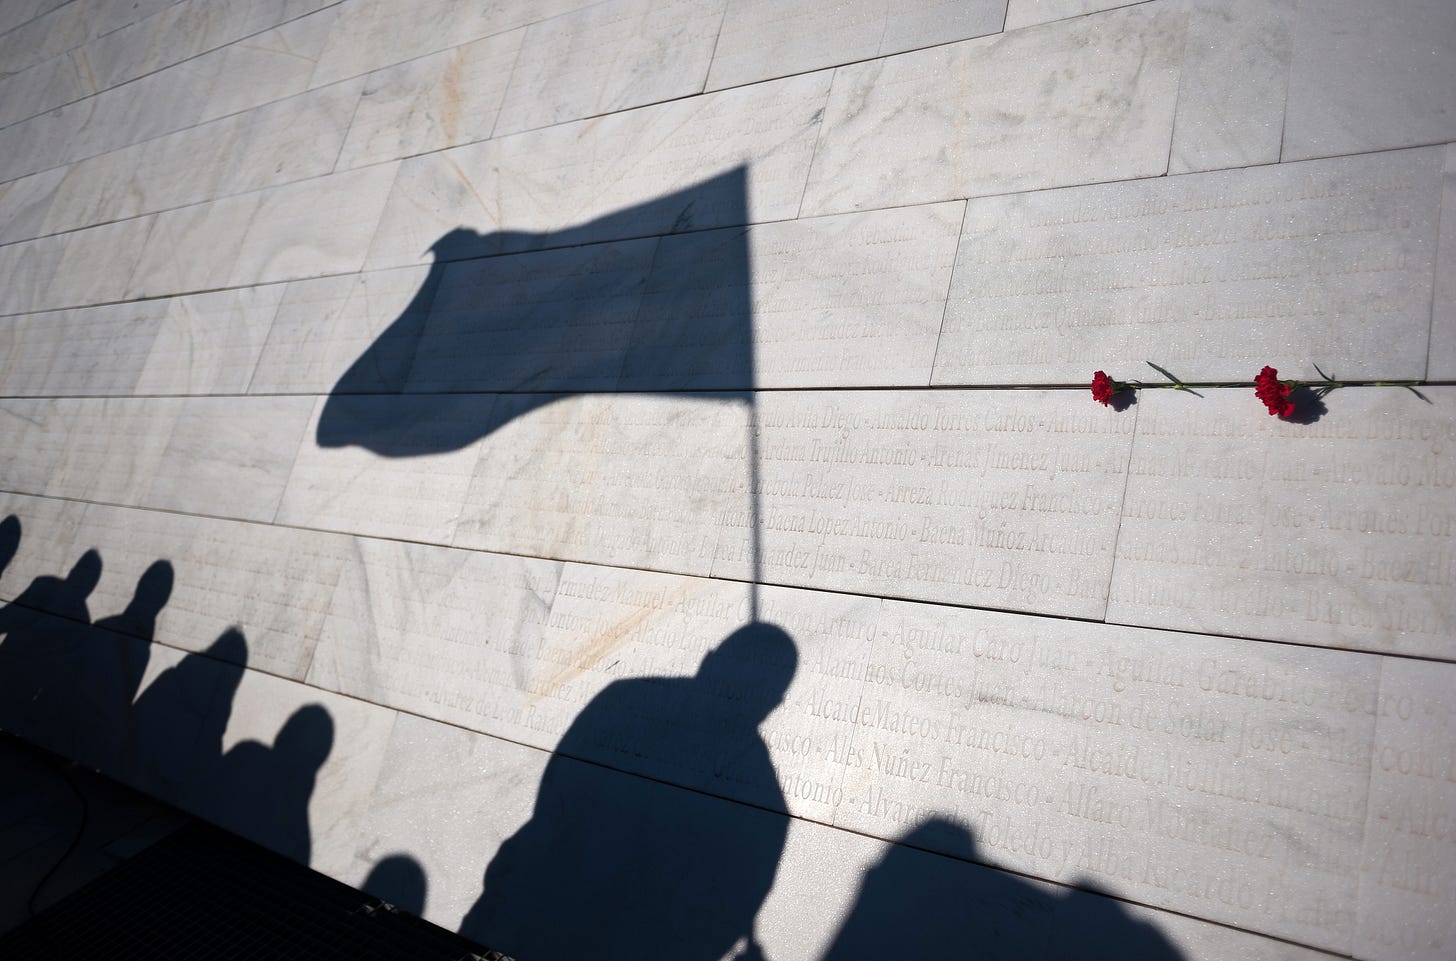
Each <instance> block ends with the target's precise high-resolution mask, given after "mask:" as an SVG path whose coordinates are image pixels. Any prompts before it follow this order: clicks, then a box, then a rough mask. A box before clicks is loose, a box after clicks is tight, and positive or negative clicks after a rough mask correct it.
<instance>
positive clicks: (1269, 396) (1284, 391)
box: [1254, 365, 1294, 417]
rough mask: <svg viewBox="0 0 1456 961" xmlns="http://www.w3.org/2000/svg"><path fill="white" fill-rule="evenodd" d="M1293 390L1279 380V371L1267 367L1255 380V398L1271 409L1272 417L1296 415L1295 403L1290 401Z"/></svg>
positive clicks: (1270, 414)
mask: <svg viewBox="0 0 1456 961" xmlns="http://www.w3.org/2000/svg"><path fill="white" fill-rule="evenodd" d="M1292 389H1293V388H1291V387H1290V386H1289V385H1288V384H1286V383H1284V382H1283V381H1281V380H1280V379H1279V371H1277V370H1275V369H1274V368H1273V367H1269V366H1267V365H1266V366H1265V367H1264V369H1263V370H1261V371H1259V374H1258V376H1257V377H1255V378H1254V396H1256V397H1258V398H1259V399H1260V400H1261V401H1263V402H1264V406H1265V407H1267V408H1269V416H1270V417H1288V416H1289V415H1290V414H1293V413H1294V401H1292V400H1290V399H1289V392H1290V390H1292Z"/></svg>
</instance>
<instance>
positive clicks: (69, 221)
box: [27, 137, 174, 234]
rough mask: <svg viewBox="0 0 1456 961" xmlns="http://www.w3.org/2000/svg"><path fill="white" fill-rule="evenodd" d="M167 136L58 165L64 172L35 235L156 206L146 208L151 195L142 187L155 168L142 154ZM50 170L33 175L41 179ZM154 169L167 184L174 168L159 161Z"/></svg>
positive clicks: (111, 218)
mask: <svg viewBox="0 0 1456 961" xmlns="http://www.w3.org/2000/svg"><path fill="white" fill-rule="evenodd" d="M172 139H174V138H172V137H163V138H160V140H154V141H151V142H150V143H147V144H135V145H133V146H130V147H122V148H121V149H119V150H112V151H108V152H107V153H104V154H99V155H98V156H95V157H88V158H86V159H85V160H80V161H77V162H76V163H73V164H71V165H70V166H68V167H64V168H57V170H60V171H62V172H63V173H64V174H65V179H64V180H62V181H61V183H60V186H59V187H58V188H56V190H55V194H54V199H53V200H52V201H51V204H50V209H49V210H48V211H47V213H46V217H45V222H44V225H43V228H42V230H41V231H37V233H47V234H51V233H58V232H60V231H63V230H78V229H83V228H85V227H90V226H92V225H94V224H104V223H107V222H109V221H113V220H121V219H123V218H126V217H135V216H137V215H138V214H142V213H149V212H150V209H155V208H154V207H153V208H150V209H149V208H148V205H147V203H146V200H145V199H144V198H146V196H147V195H148V194H149V193H150V192H149V191H148V189H147V188H148V186H150V184H151V182H152V181H153V179H154V178H153V176H152V172H153V169H154V168H152V167H151V165H150V164H148V163H147V161H146V156H147V154H148V153H152V152H155V151H156V146H155V145H159V144H162V143H165V142H168V141H171V140H172ZM54 172H55V171H46V172H45V173H44V174H34V175H32V176H36V177H42V176H46V175H47V174H51V173H54ZM158 172H159V173H162V174H163V178H161V179H163V180H164V182H169V183H170V180H171V175H172V174H173V171H170V170H167V169H166V166H165V165H163V166H162V167H161V168H160V170H159V171H158ZM27 179H30V178H27Z"/></svg>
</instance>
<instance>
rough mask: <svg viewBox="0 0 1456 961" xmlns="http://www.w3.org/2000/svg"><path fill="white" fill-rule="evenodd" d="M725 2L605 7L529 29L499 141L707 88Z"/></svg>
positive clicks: (612, 2)
mask: <svg viewBox="0 0 1456 961" xmlns="http://www.w3.org/2000/svg"><path fill="white" fill-rule="evenodd" d="M726 4H727V0H671V2H669V3H652V2H651V0H603V2H601V3H594V4H592V5H590V6H584V7H582V8H581V9H580V10H577V11H575V12H572V13H565V14H562V15H561V16H558V17H552V18H551V19H549V20H541V21H539V22H537V23H534V24H532V25H531V26H530V27H527V28H526V37H525V40H524V41H523V42H522V43H521V55H520V57H519V59H517V60H516V64H515V68H514V69H513V70H512V71H511V82H510V86H509V88H507V90H506V94H505V101H504V102H503V103H502V104H501V108H500V116H499V118H498V119H497V120H496V125H495V129H496V136H502V135H504V134H509V133H516V132H518V131H521V130H530V129H533V128H536V127H545V126H549V125H551V124H556V123H562V122H564V121H567V120H578V119H580V118H582V117H591V116H596V115H599V114H604V113H613V112H616V111H618V110H625V109H627V108H629V107H637V106H641V105H642V104H648V103H655V102H657V101H662V100H671V99H673V98H675V97H685V96H691V95H692V94H695V93H699V92H701V91H702V89H703V82H704V79H705V78H706V77H707V75H708V63H709V61H710V60H711V59H712V57H713V49H714V45H715V43H716V42H717V39H718V29H719V26H720V25H721V24H722V22H723V11H724V8H725V6H726Z"/></svg>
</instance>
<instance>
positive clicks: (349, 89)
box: [179, 80, 364, 203]
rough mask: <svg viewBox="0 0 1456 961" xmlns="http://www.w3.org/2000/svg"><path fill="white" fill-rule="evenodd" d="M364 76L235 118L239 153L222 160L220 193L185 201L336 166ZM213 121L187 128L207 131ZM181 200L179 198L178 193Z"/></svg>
mask: <svg viewBox="0 0 1456 961" xmlns="http://www.w3.org/2000/svg"><path fill="white" fill-rule="evenodd" d="M363 87H364V83H363V81H362V80H355V81H350V82H347V83H339V84H334V85H333V86H329V87H324V88H323V89H321V90H312V91H309V92H308V93H303V94H299V95H298V96H296V97H289V98H288V99H286V100H280V101H277V102H274V103H270V104H268V105H266V106H263V107H259V108H257V109H256V110H251V111H249V112H248V113H246V114H243V115H242V116H241V117H238V118H229V119H228V120H224V121H220V124H226V123H229V122H230V121H232V122H234V123H235V126H237V127H238V128H239V129H238V130H237V132H236V134H235V136H236V138H237V148H236V149H237V150H238V154H239V155H238V156H236V157H234V158H232V159H231V162H230V163H225V164H222V165H220V168H219V169H220V171H221V172H222V175H221V177H220V178H219V179H218V183H217V188H216V191H217V192H216V193H214V194H213V195H212V196H211V197H203V196H197V197H188V198H186V200H185V201H184V202H188V203H190V202H192V201H193V200H202V199H215V198H216V197H217V196H220V195H225V194H231V193H243V192H245V191H248V190H256V189H259V188H262V187H272V186H274V185H277V184H282V183H288V182H290V181H295V180H304V179H306V178H309V177H316V176H321V175H323V174H327V173H329V172H330V171H331V170H333V169H334V161H335V160H337V159H338V156H339V149H340V146H341V145H342V144H343V142H344V136H345V134H346V133H347V132H348V129H349V120H350V118H351V117H352V116H353V115H354V107H355V105H356V104H357V103H358V102H359V92H360V91H361V90H362V89H363ZM211 126H213V125H211V124H207V125H204V126H202V127H199V128H197V130H196V131H188V133H193V134H194V135H195V136H203V135H204V133H203V132H205V131H208V129H209V128H210V127H211ZM179 199H180V198H179Z"/></svg>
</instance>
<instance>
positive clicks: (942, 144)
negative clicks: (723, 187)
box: [800, 5, 1188, 215]
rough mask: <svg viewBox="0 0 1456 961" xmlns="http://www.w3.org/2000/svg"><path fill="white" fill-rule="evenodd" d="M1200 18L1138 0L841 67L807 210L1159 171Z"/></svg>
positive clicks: (816, 156) (918, 200)
mask: <svg viewBox="0 0 1456 961" xmlns="http://www.w3.org/2000/svg"><path fill="white" fill-rule="evenodd" d="M1187 20H1188V17H1187V14H1186V12H1184V11H1181V10H1177V9H1173V8H1169V7H1165V6H1159V5H1149V6H1138V7H1133V8H1129V9H1128V10H1125V11H1118V12H1114V13H1109V14H1107V15H1104V16H1098V17H1086V18H1083V19H1079V20H1076V21H1073V22H1070V23H1061V24H1056V25H1048V26H1043V27H1038V28H1035V29H1027V30H1017V31H1011V32H1008V33H1004V34H1001V35H999V36H995V37H986V38H982V39H979V40H967V41H964V42H962V43H958V44H950V45H947V46H943V47H935V48H932V49H930V50H923V51H920V52H917V53H907V54H901V55H899V56H894V57H884V58H881V59H878V60H872V61H869V62H866V63H862V64H856V65H853V66H847V67H840V68H838V69H837V70H836V71H835V74H834V86H833V89H832V90H831V91H830V94H829V103H828V106H827V108H826V111H825V117H824V122H823V133H822V136H821V137H820V139H819V145H818V148H817V149H816V151H815V154H814V166H813V169H812V170H811V171H810V174H809V185H808V189H807V191H806V192H805V194H804V198H803V205H802V209H801V211H800V212H801V213H802V214H806V215H807V214H824V213H835V212H839V211H846V210H854V209H861V208H866V207H889V206H897V205H903V204H911V203H924V202H928V201H936V200H949V199H953V198H956V197H967V196H976V195H980V194H997V193H1007V192H1010V191H1016V190H1033V189H1040V188H1045V187H1058V186H1067V185H1070V184H1079V183H1091V182H1098V181H1106V180H1122V179H1130V178H1135V177H1155V176H1159V175H1161V174H1163V173H1164V172H1166V170H1167V166H1168V144H1169V138H1170V137H1171V135H1172V129H1173V113H1174V107H1175V104H1176V101H1177V96H1178V78H1179V65H1180V63H1181V60H1182V57H1183V46H1184V39H1185V34H1186V27H1187Z"/></svg>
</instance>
